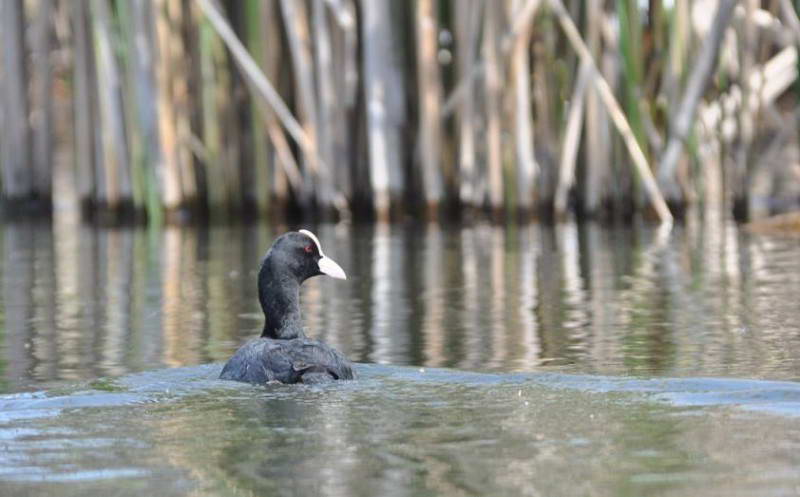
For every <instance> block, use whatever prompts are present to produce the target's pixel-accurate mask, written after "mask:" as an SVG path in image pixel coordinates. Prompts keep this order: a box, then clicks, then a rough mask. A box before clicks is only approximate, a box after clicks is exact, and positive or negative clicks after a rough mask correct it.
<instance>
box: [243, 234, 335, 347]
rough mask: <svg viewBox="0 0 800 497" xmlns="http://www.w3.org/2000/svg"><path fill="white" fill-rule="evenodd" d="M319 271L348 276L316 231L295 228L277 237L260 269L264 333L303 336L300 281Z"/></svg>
mask: <svg viewBox="0 0 800 497" xmlns="http://www.w3.org/2000/svg"><path fill="white" fill-rule="evenodd" d="M320 274H326V275H328V276H331V277H333V278H337V279H342V280H345V279H347V276H345V274H344V270H342V268H341V267H339V265H338V264H336V263H335V262H334V261H333V260H332V259H330V258H329V257H326V256H325V254H324V253H323V252H322V246H321V245H320V243H319V239H318V238H317V237H316V236H315V235H314V233H312V232H310V231H308V230H300V231H292V232H289V233H286V234H284V235H281V236H280V237H279V238H278V239H277V240H275V243H273V244H272V247H270V249H269V251H268V252H267V256H266V257H265V258H264V262H263V263H262V264H261V271H259V273H258V300H259V302H260V303H261V309H262V310H263V311H264V316H265V318H266V320H265V322H264V331H263V332H262V334H261V336H265V337H270V338H284V339H292V338H297V337H301V336H304V335H303V327H302V320H301V317H300V285H301V284H302V283H303V282H304V281H305V280H307V279H308V278H311V277H312V276H318V275H320Z"/></svg>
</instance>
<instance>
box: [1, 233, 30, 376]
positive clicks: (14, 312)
mask: <svg viewBox="0 0 800 497" xmlns="http://www.w3.org/2000/svg"><path fill="white" fill-rule="evenodd" d="M33 230H34V228H33V227H32V226H30V225H17V224H9V225H7V227H6V229H5V230H4V231H5V233H4V234H5V236H4V238H5V240H4V242H5V243H4V244H3V246H4V249H5V253H4V263H3V266H4V267H3V269H4V271H3V301H4V303H5V310H4V311H5V312H4V313H3V317H4V318H5V319H4V321H5V322H4V323H3V334H4V335H5V336H4V337H3V338H4V341H5V343H3V344H2V346H3V349H4V350H3V355H4V356H5V360H4V361H3V362H4V363H5V371H3V374H4V378H5V379H6V380H7V381H8V388H9V389H14V388H15V387H18V386H19V385H20V384H21V382H22V381H23V379H24V378H26V377H27V376H28V374H29V372H30V368H31V366H32V364H33V359H32V358H31V356H30V351H29V350H28V344H29V343H30V340H31V335H32V330H31V328H30V320H31V315H32V313H33V308H32V300H33V296H32V294H31V287H32V285H33V280H34V265H33V260H32V257H31V253H30V249H31V247H32V246H33V237H34V234H33Z"/></svg>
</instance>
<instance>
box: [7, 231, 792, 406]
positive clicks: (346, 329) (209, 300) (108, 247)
mask: <svg viewBox="0 0 800 497" xmlns="http://www.w3.org/2000/svg"><path fill="white" fill-rule="evenodd" d="M285 229H287V228H286V227H278V228H272V227H267V226H248V227H213V228H208V229H200V230H196V229H187V228H167V229H165V230H163V231H147V230H140V229H130V230H122V229H93V228H90V227H87V226H83V225H75V224H68V223H64V224H59V223H56V224H53V225H51V224H8V225H5V226H3V227H0V237H2V254H0V278H2V294H1V296H0V298H2V302H0V304H1V307H0V309H1V310H2V314H0V318H2V325H1V326H0V379H2V382H3V383H2V385H0V388H2V389H3V390H5V391H15V390H24V389H27V388H33V387H36V385H37V384H39V383H41V382H47V381H52V380H61V379H80V378H93V377H97V376H104V375H119V374H123V373H125V372H129V371H139V370H144V369H152V368H158V367H163V366H183V365H191V364H200V363H206V362H212V361H222V360H224V359H226V358H227V357H228V356H229V355H230V354H231V353H232V352H233V351H234V350H235V349H236V348H237V347H238V346H239V345H240V344H241V343H242V342H243V341H245V340H247V339H248V338H249V337H251V336H253V335H256V334H258V333H259V332H260V330H261V326H262V321H261V312H260V308H259V306H258V302H257V301H256V288H255V286H256V284H255V277H256V272H257V269H258V263H259V261H260V258H261V257H262V256H263V254H264V252H265V250H266V248H267V247H268V246H269V244H270V243H271V241H272V239H273V238H274V237H275V236H276V234H278V233H280V232H282V231H284V230H285ZM315 230H316V231H318V234H319V236H320V238H321V239H322V241H323V244H324V245H325V248H326V252H327V253H329V255H330V256H331V257H333V258H334V259H336V260H337V261H339V262H340V263H341V265H342V266H343V267H344V268H345V270H346V271H347V273H348V276H349V280H348V281H346V282H341V281H336V280H332V279H325V278H316V279H312V280H310V281H309V282H308V284H307V285H305V287H304V290H303V306H304V311H305V316H306V324H307V327H308V329H309V334H311V335H313V336H318V337H320V338H322V339H324V340H326V341H328V342H329V343H331V344H333V345H334V346H335V347H337V348H339V349H341V350H342V351H344V352H345V353H347V354H348V355H349V356H351V357H352V358H353V359H355V360H357V361H365V362H376V363H384V364H389V363H391V364H408V365H417V366H424V367H439V366H445V367H457V368H460V369H467V370H498V371H511V370H528V371H530V370H536V369H540V368H553V367H557V368H559V369H561V370H567V371H574V372H596V373H607V374H631V373H633V374H639V373H641V374H655V375H671V376H675V375H736V376H745V377H771V378H784V379H797V378H798V377H800V374H798V373H799V372H800V333H798V331H797V325H796V323H797V322H800V308H798V306H797V305H796V302H797V294H798V291H800V258H798V257H797V254H798V249H800V239H798V238H770V237H766V236H756V235H749V234H745V233H742V232H741V231H739V230H738V229H737V228H736V227H735V226H733V225H730V224H723V225H719V226H711V225H703V224H700V223H689V224H687V225H686V226H682V227H678V228H676V229H675V230H674V231H673V233H672V234H671V235H670V236H669V237H663V236H661V235H659V233H657V232H655V231H654V230H651V229H648V228H617V229H605V228H601V227H599V226H596V225H592V224H586V225H576V224H563V225H558V226H556V227H553V228H551V227H544V226H539V225H529V226H522V227H509V228H505V227H499V226H491V225H484V224H476V225H472V226H466V227H462V228H452V227H442V226H436V225H431V226H428V227H424V228H417V227H414V226H411V225H376V226H333V225H324V226H318V227H315Z"/></svg>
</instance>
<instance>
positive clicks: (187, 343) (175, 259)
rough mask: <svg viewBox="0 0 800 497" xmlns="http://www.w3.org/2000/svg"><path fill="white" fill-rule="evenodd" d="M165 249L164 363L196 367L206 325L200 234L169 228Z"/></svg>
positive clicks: (163, 270) (163, 263)
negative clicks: (198, 255)
mask: <svg viewBox="0 0 800 497" xmlns="http://www.w3.org/2000/svg"><path fill="white" fill-rule="evenodd" d="M162 243H163V249H162V254H163V255H162V261H161V264H162V269H161V274H162V278H163V279H162V281H161V286H162V288H163V290H162V299H163V301H162V304H161V308H162V311H161V312H162V314H163V316H164V318H163V326H164V328H163V335H164V350H163V352H162V354H163V361H164V363H165V364H167V365H169V366H183V365H186V364H197V363H198V362H199V354H198V352H199V351H200V350H202V347H201V343H200V340H201V337H200V332H201V330H202V329H203V326H204V325H205V324H207V323H206V319H205V318H206V312H205V306H204V305H203V304H204V302H205V301H204V300H203V299H202V295H201V293H200V292H201V289H202V288H204V285H202V284H201V279H200V278H201V277H202V276H203V273H201V272H200V271H199V267H198V261H197V232H196V231H195V230H190V229H184V228H179V227H167V228H165V230H164V233H163V242H162Z"/></svg>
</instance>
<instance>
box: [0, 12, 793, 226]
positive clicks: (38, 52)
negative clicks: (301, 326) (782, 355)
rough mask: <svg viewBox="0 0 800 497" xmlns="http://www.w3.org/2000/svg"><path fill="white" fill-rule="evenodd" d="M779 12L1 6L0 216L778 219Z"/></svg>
mask: <svg viewBox="0 0 800 497" xmlns="http://www.w3.org/2000/svg"><path fill="white" fill-rule="evenodd" d="M796 8H797V5H793V3H792V2H791V1H790V0H761V1H759V0H741V1H736V0H695V1H690V0H672V1H664V0H649V1H648V2H641V1H636V0H616V1H601V0H588V1H586V2H576V1H574V0H571V1H568V2H562V0H504V1H488V0H416V1H409V2H397V1H391V0H263V1H262V0H243V1H234V0H230V1H223V2H220V1H217V0H153V1H149V0H82V1H68V0H5V1H3V2H0V24H2V40H3V50H2V64H0V88H1V89H2V106H0V109H1V110H0V112H1V113H0V116H2V119H3V123H4V124H3V127H2V129H0V166H1V167H0V169H2V175H1V176H0V181H1V184H2V198H3V200H4V203H5V206H6V208H5V212H6V213H11V214H14V213H24V212H36V213H41V212H50V211H51V209H52V208H53V207H52V206H53V205H57V206H59V205H62V204H63V203H64V202H62V200H63V197H70V198H74V199H75V203H76V204H77V205H79V206H80V207H81V212H82V213H83V215H84V217H86V218H87V219H94V220H100V221H105V222H110V223H118V222H127V221H131V220H134V221H146V222H151V223H161V222H163V221H167V222H175V223H181V222H186V221H190V220H202V219H210V220H221V221H229V220H238V219H249V218H255V217H263V216H274V217H277V218H283V217H286V216H304V217H320V218H329V219H330V218H333V219H351V218H369V219H380V220H396V219H403V218H406V217H407V216H412V217H415V218H426V219H431V220H437V219H443V218H447V217H450V216H455V217H462V218H467V219H469V218H471V217H473V216H476V215H477V216H480V215H486V216H489V217H492V218H495V219H522V220H527V219H534V218H547V219H551V218H556V219H563V218H568V217H575V216H577V217H580V218H588V217H591V218H597V219H618V218H622V219H631V218H633V217H644V218H648V219H656V220H660V221H661V222H662V223H665V224H669V223H671V222H672V219H673V217H675V216H682V215H683V214H684V213H685V212H686V211H687V210H688V209H697V210H700V211H702V212H706V213H712V212H715V213H722V214H728V213H733V214H734V215H736V216H737V217H738V218H740V219H748V218H755V217H759V216H761V215H764V214H766V213H770V212H773V211H776V210H788V209H791V208H795V207H797V204H798V198H800V167H798V151H797V126H796V117H795V116H796V115H799V114H798V113H797V98H796V96H797V92H798V89H799V88H800V85H798V83H797V72H798V57H797V47H798V43H800V20H798V16H797V10H796ZM56 178H57V179H56Z"/></svg>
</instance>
